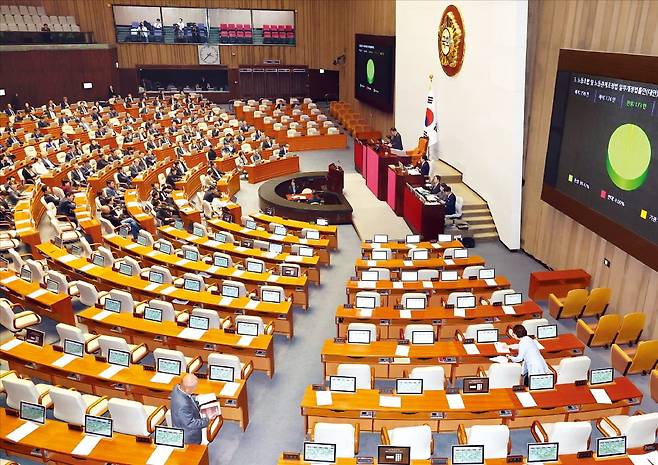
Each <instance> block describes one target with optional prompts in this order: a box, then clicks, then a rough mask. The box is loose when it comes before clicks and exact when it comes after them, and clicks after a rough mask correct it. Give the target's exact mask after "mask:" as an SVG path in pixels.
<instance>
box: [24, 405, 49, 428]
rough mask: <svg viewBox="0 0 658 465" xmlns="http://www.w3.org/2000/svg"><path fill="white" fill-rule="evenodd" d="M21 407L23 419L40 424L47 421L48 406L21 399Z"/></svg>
mask: <svg viewBox="0 0 658 465" xmlns="http://www.w3.org/2000/svg"><path fill="white" fill-rule="evenodd" d="M19 409H20V411H19V414H20V418H21V420H26V421H31V422H34V423H40V424H44V423H45V422H46V408H45V407H43V406H41V405H38V404H32V403H30V402H23V401H21V404H20V407H19Z"/></svg>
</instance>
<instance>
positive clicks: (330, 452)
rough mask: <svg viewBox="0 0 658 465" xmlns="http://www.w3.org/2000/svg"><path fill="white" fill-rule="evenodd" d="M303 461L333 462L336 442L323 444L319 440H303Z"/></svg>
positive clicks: (334, 460)
mask: <svg viewBox="0 0 658 465" xmlns="http://www.w3.org/2000/svg"><path fill="white" fill-rule="evenodd" d="M304 462H307V463H335V462H336V444H325V443H321V442H305V443H304Z"/></svg>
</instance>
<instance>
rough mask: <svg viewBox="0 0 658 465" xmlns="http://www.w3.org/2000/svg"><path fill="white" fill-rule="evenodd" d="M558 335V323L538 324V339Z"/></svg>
mask: <svg viewBox="0 0 658 465" xmlns="http://www.w3.org/2000/svg"><path fill="white" fill-rule="evenodd" d="M556 337H557V325H541V326H537V339H552V338H556Z"/></svg>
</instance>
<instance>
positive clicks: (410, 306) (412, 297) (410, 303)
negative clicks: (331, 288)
mask: <svg viewBox="0 0 658 465" xmlns="http://www.w3.org/2000/svg"><path fill="white" fill-rule="evenodd" d="M374 294H377V295H379V293H377V292H375V293H374ZM357 295H358V294H357ZM419 299H423V300H424V302H425V303H424V304H423V308H425V307H427V295H425V294H423V293H422V292H405V293H404V294H402V297H401V298H400V304H401V305H402V307H403V308H404V309H406V310H415V309H418V308H417V306H416V303H417V301H419Z"/></svg>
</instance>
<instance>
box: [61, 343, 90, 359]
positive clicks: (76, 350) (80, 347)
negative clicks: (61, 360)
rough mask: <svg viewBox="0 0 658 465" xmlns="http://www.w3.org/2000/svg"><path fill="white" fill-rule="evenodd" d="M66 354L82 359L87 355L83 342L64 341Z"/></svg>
mask: <svg viewBox="0 0 658 465" xmlns="http://www.w3.org/2000/svg"><path fill="white" fill-rule="evenodd" d="M64 353H65V354H68V355H75V356H76V357H82V356H83V355H84V353H85V345H84V344H83V343H82V342H78V341H73V340H71V339H64Z"/></svg>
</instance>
